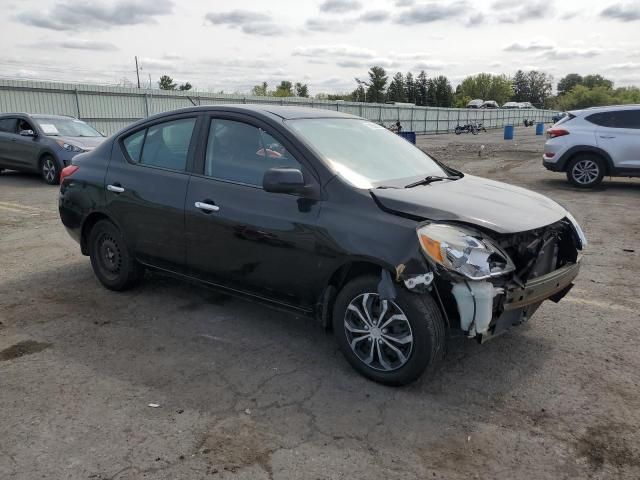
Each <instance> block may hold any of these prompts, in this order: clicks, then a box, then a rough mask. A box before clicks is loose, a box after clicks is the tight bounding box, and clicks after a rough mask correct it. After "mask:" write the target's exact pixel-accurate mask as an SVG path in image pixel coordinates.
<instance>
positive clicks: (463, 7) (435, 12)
mask: <svg viewBox="0 0 640 480" xmlns="http://www.w3.org/2000/svg"><path fill="white" fill-rule="evenodd" d="M469 8H470V7H469V5H468V4H467V2H455V3H451V4H448V5H443V4H439V3H425V4H420V5H414V6H412V7H410V8H408V9H406V10H404V11H403V12H401V13H400V14H399V15H398V16H396V18H395V22H396V23H399V24H401V25H419V24H422V23H431V22H437V21H439V20H447V19H450V18H456V17H460V16H462V15H464V14H465V13H469Z"/></svg>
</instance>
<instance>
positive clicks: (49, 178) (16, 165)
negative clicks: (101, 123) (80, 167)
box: [0, 113, 104, 185]
mask: <svg viewBox="0 0 640 480" xmlns="http://www.w3.org/2000/svg"><path fill="white" fill-rule="evenodd" d="M103 140H104V136H103V135H102V134H101V133H100V132H98V131H97V130H96V129H94V128H93V127H91V126H89V125H88V124H86V123H85V122H83V121H82V120H78V119H77V118H74V117H65V116H60V115H30V114H28V113H7V114H2V115H0V172H1V171H2V170H3V169H8V170H18V171H21V172H37V173H40V175H42V178H43V179H44V181H45V182H47V183H48V184H50V185H55V184H57V183H58V181H59V178H60V172H61V171H62V169H63V168H64V167H65V166H66V165H69V164H70V163H71V159H72V158H73V157H74V156H75V155H77V154H79V153H82V152H88V151H91V150H92V149H94V148H95V147H96V146H97V145H99V144H100V143H102V141H103Z"/></svg>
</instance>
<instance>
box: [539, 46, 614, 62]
mask: <svg viewBox="0 0 640 480" xmlns="http://www.w3.org/2000/svg"><path fill="white" fill-rule="evenodd" d="M601 53H602V50H601V49H599V48H584V49H583V48H553V49H551V50H547V51H545V52H542V53H541V54H540V55H539V56H540V58H545V59H547V60H572V59H575V58H593V57H597V56H598V55H600V54H601Z"/></svg>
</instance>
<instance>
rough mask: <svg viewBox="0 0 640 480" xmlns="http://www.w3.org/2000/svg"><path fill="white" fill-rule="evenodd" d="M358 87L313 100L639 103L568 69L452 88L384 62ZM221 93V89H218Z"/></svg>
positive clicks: (297, 93)
mask: <svg viewBox="0 0 640 480" xmlns="http://www.w3.org/2000/svg"><path fill="white" fill-rule="evenodd" d="M355 82H356V88H355V89H354V90H353V91H352V92H350V93H338V94H326V93H318V94H316V95H315V98H316V99H324V100H332V101H335V100H345V101H352V102H371V103H385V102H400V103H411V104H414V105H418V106H429V107H457V108H464V107H466V105H467V104H468V103H469V101H471V100H473V99H483V100H495V101H496V102H498V104H500V105H504V104H505V103H506V102H510V101H512V102H530V103H531V104H532V105H534V106H536V107H538V108H552V109H556V110H571V109H579V108H587V107H593V106H602V105H612V104H628V103H640V89H639V88H637V87H618V88H614V83H613V81H611V80H609V79H607V78H604V77H603V76H602V75H598V74H590V75H585V76H582V75H579V74H577V73H570V74H568V75H566V76H565V77H563V78H561V79H560V81H559V82H558V83H557V88H556V89H557V94H556V95H552V92H553V77H551V76H550V75H548V74H546V73H544V72H539V71H536V70H530V71H523V70H518V71H517V72H516V73H515V74H514V75H513V76H508V75H504V74H502V75H495V74H491V73H478V74H476V75H470V76H468V77H466V78H465V79H463V80H462V82H460V84H459V85H458V86H457V87H456V88H455V90H454V89H453V87H452V86H451V82H450V81H449V79H448V78H447V77H446V76H444V75H437V76H434V77H428V76H427V74H426V73H425V71H424V70H422V71H421V72H419V73H417V74H414V73H412V72H407V73H406V74H403V73H402V72H397V73H396V74H395V75H393V76H392V77H391V78H389V74H388V73H387V72H386V70H385V69H384V68H383V67H380V66H373V67H371V68H370V69H369V71H368V75H367V78H366V79H359V78H356V79H355ZM158 83H159V86H160V88H161V89H164V90H176V89H178V90H190V89H191V88H192V86H191V84H190V83H189V82H186V83H184V84H182V85H179V86H178V85H177V84H176V83H175V82H174V81H173V79H172V78H171V77H169V76H168V75H163V76H162V77H160V81H159V82H158ZM221 93H222V92H221ZM250 94H251V95H254V96H273V97H305V98H306V97H309V87H308V85H307V84H305V83H301V82H295V83H292V82H290V81H288V80H283V81H281V82H280V83H279V84H278V85H276V86H275V88H270V87H269V85H268V83H267V82H262V83H261V84H259V85H255V86H254V87H253V88H252V89H251V92H250Z"/></svg>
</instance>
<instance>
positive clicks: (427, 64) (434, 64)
mask: <svg viewBox="0 0 640 480" xmlns="http://www.w3.org/2000/svg"><path fill="white" fill-rule="evenodd" d="M455 65H457V63H445V62H439V61H437V60H433V61H422V62H418V63H416V64H415V65H414V66H413V68H414V69H415V70H443V69H444V68H447V67H452V66H455Z"/></svg>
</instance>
